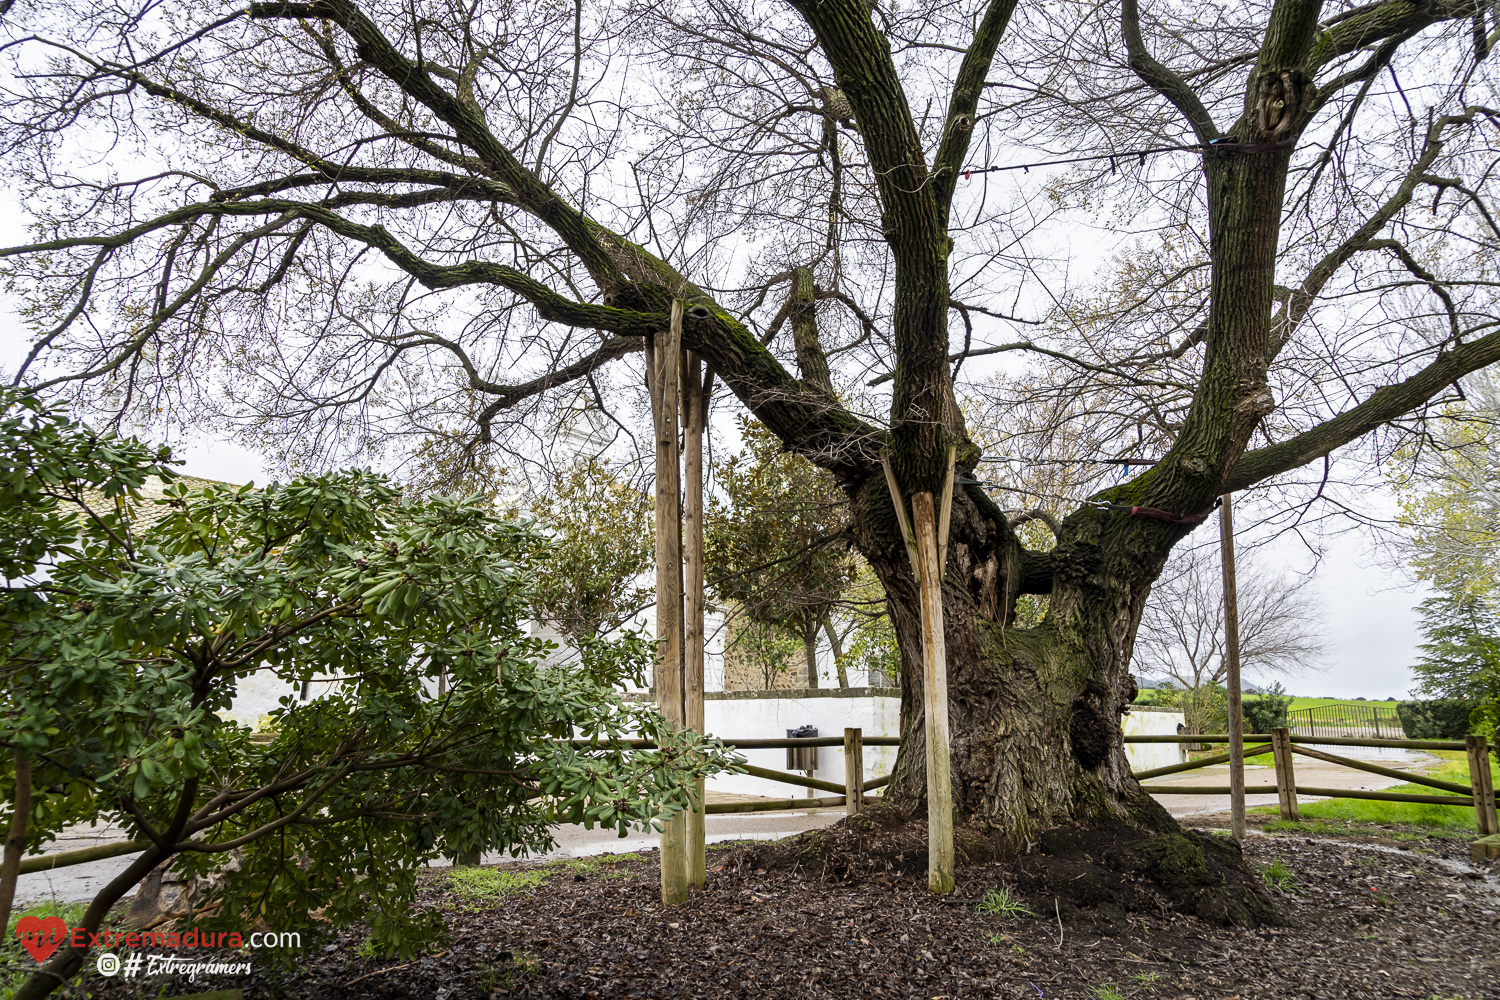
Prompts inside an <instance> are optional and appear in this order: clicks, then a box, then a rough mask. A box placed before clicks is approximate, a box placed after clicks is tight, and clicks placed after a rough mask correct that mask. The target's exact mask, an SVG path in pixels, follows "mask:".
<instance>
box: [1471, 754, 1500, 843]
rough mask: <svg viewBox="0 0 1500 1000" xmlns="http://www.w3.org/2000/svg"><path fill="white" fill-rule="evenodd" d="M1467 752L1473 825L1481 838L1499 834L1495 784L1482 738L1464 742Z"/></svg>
mask: <svg viewBox="0 0 1500 1000" xmlns="http://www.w3.org/2000/svg"><path fill="white" fill-rule="evenodd" d="M1464 743H1465V744H1467V749H1468V751H1469V785H1470V787H1471V788H1472V789H1473V795H1474V825H1475V826H1477V827H1478V828H1479V835H1480V836H1481V837H1491V836H1494V835H1495V834H1500V818H1497V817H1496V815H1495V782H1494V779H1493V778H1492V777H1491V776H1490V750H1489V746H1488V744H1487V741H1486V740H1485V738H1484V737H1483V736H1470V737H1468V738H1467V739H1465V740H1464Z"/></svg>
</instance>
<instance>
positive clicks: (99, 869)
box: [16, 752, 1442, 903]
mask: <svg viewBox="0 0 1500 1000" xmlns="http://www.w3.org/2000/svg"><path fill="white" fill-rule="evenodd" d="M1380 763H1381V764H1382V765H1384V766H1385V767H1390V768H1395V769H1398V770H1408V769H1414V770H1416V771H1417V772H1418V773H1421V772H1422V771H1425V770H1428V769H1430V768H1431V767H1432V766H1435V765H1437V764H1440V763H1442V762H1441V760H1439V759H1438V758H1436V757H1433V756H1432V755H1430V754H1424V753H1419V752H1413V753H1412V754H1411V755H1410V759H1408V760H1404V761H1400V760H1389V759H1384V760H1381V761H1380ZM1275 783H1276V773H1275V771H1274V770H1273V769H1272V768H1270V767H1259V766H1255V765H1251V766H1249V767H1247V768H1245V784H1246V785H1250V786H1252V787H1253V786H1255V785H1274V784H1275ZM1297 783H1298V784H1300V785H1310V786H1312V787H1315V788H1362V789H1380V788H1389V787H1390V786H1392V785H1398V784H1400V783H1401V782H1400V781H1399V780H1398V779H1396V778H1384V777H1381V776H1380V775H1376V774H1368V773H1366V772H1363V771H1356V770H1353V769H1352V768H1347V767H1339V766H1337V765H1334V764H1325V763H1323V762H1322V761H1315V760H1312V759H1310V758H1306V757H1298V758H1297ZM1172 785H1210V786H1219V787H1226V788H1227V787H1228V785H1229V765H1228V764H1218V765H1214V766H1210V767H1203V768H1198V769H1196V770H1193V771H1189V772H1187V773H1186V774H1183V775H1172V776H1170V777H1167V778H1155V779H1152V780H1150V781H1148V782H1146V788H1147V789H1148V790H1149V789H1156V788H1161V787H1170V786H1172ZM709 798H710V800H711V801H745V800H748V799H753V798H754V796H748V795H719V794H716V793H710V795H709ZM1155 798H1156V800H1157V801H1158V802H1160V803H1161V804H1162V805H1164V806H1166V807H1167V810H1168V811H1169V812H1170V813H1171V814H1172V815H1173V816H1177V817H1185V816H1195V815H1200V814H1204V813H1223V812H1228V811H1229V796H1228V795H1157V796H1155ZM1300 801H1303V802H1309V801H1314V800H1313V799H1312V798H1311V797H1309V796H1301V797H1300ZM1275 804H1276V796H1275V795H1274V794H1272V795H1250V796H1246V799H1245V805H1246V807H1254V806H1263V805H1275ZM843 818H844V812H843V810H842V809H822V810H817V811H812V810H803V811H800V812H776V813H739V814H729V815H718V816H710V817H708V829H707V840H708V842H709V843H716V842H718V841H721V840H749V839H756V840H775V839H779V838H782V837H791V836H795V835H796V834H798V833H802V832H803V831H806V830H815V829H818V828H819V827H824V826H832V825H833V824H834V823H837V822H838V821H839V820H841V819H843ZM553 837H554V839H555V840H556V841H557V847H556V849H554V850H553V851H551V852H549V853H547V854H545V855H542V856H541V857H543V858H576V857H583V856H585V855H590V854H606V853H609V854H620V853H625V852H629V851H639V850H644V849H646V848H650V847H655V846H656V845H657V837H656V836H655V835H654V834H631V835H630V836H627V837H623V838H622V837H619V836H618V835H616V834H615V832H614V831H612V830H585V829H584V828H583V827H581V826H573V825H569V826H560V827H558V828H557V829H556V830H555V831H554V833H553ZM121 839H124V835H123V834H122V833H121V832H120V831H119V830H117V829H110V828H78V829H75V830H71V831H69V832H68V833H67V834H65V835H64V836H63V837H62V838H61V839H59V840H58V841H56V842H54V843H53V844H52V845H50V846H49V849H50V850H68V849H70V848H76V847H87V846H89V845H91V844H95V843H107V842H109V841H114V840H121ZM507 860H512V859H511V858H509V857H507V856H506V855H503V854H492V855H486V856H485V858H484V862H485V863H486V864H495V863H499V862H503V861H507ZM129 863H130V858H129V857H128V856H127V857H121V858H109V859H107V860H105V861H95V862H92V863H90V864H86V865H74V866H72V867H70V868H61V869H58V870H56V871H51V872H37V873H35V874H32V875H22V876H21V877H20V880H19V881H18V883H17V885H16V901H17V902H18V903H19V902H36V901H38V900H42V899H55V900H58V901H59V902H84V901H87V900H89V899H92V898H93V896H94V893H96V892H97V891H98V890H99V889H100V888H101V887H102V886H103V885H104V884H105V883H106V882H107V881H108V880H109V879H110V878H111V877H113V876H114V875H116V874H118V873H119V872H120V871H122V870H124V868H125V866H126V865H127V864H129Z"/></svg>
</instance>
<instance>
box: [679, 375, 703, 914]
mask: <svg viewBox="0 0 1500 1000" xmlns="http://www.w3.org/2000/svg"><path fill="white" fill-rule="evenodd" d="M684 358H685V361H686V364H685V365H684V366H683V373H684V377H683V380H682V450H683V457H682V464H683V470H682V474H683V486H682V498H683V504H682V507H683V510H682V515H683V524H682V528H683V539H682V562H683V583H684V589H685V591H686V593H685V599H684V600H683V612H684V617H685V618H686V622H685V627H684V630H683V636H684V641H685V642H686V644H687V645H686V649H685V650H684V658H683V700H684V708H685V715H686V720H687V726H688V728H689V729H694V730H697V731H698V732H700V733H701V732H703V727H704V726H703V608H704V604H703V428H704V425H705V411H706V409H707V405H708V400H707V398H706V397H705V393H704V391H703V390H704V385H703V364H702V362H701V361H700V360H699V359H698V356H697V355H695V354H693V353H692V352H691V351H687V352H684ZM704 793H705V788H704V783H703V781H702V779H699V781H698V787H697V789H696V795H695V801H696V805H695V806H694V808H693V811H692V812H691V813H689V814H688V817H687V821H688V829H687V839H688V883H689V884H690V885H692V887H693V888H694V889H701V888H703V886H704V884H705V883H706V882H707V879H708V863H707V858H706V855H705V841H704V838H705V836H706V830H705V820H706V814H705V813H704V812H703V796H704Z"/></svg>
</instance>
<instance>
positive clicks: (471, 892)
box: [448, 868, 547, 903]
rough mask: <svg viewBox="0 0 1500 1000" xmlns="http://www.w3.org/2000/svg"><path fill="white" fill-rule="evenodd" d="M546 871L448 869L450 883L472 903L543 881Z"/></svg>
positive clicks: (496, 897)
mask: <svg viewBox="0 0 1500 1000" xmlns="http://www.w3.org/2000/svg"><path fill="white" fill-rule="evenodd" d="M546 881H547V873H546V872H540V871H515V870H513V869H509V868H455V869H453V870H452V871H450V872H449V873H448V887H449V888H450V889H451V890H452V891H453V894H454V895H455V896H457V897H459V898H460V899H464V900H467V901H469V902H471V903H477V902H481V901H483V900H487V899H499V898H501V897H504V896H513V895H515V894H516V893H520V892H525V891H527V890H528V889H535V888H536V887H537V886H539V885H544V884H545V883H546Z"/></svg>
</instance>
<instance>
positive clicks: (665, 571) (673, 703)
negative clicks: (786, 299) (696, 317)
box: [647, 299, 688, 906]
mask: <svg viewBox="0 0 1500 1000" xmlns="http://www.w3.org/2000/svg"><path fill="white" fill-rule="evenodd" d="M681 336H682V301H681V300H680V299H674V300H673V302H672V320H671V325H670V327H669V328H668V329H667V330H665V331H662V332H661V333H658V334H656V335H655V336H654V337H653V338H651V340H652V341H654V344H652V346H651V348H648V353H647V359H648V361H649V365H650V380H651V416H652V423H653V425H654V428H653V429H654V431H655V438H656V638H657V641H658V645H657V654H656V655H657V659H656V677H655V680H656V705H657V708H658V709H660V710H661V714H662V716H663V717H664V718H665V719H666V720H667V722H668V723H670V724H672V725H674V726H683V725H686V724H687V719H686V706H685V705H684V702H683V696H682V695H683V692H682V689H683V683H682V681H683V677H682V674H683V670H682V506H681V498H680V494H679V486H680V479H681V469H680V468H679V466H678V450H677V405H678V387H677V383H678V377H679V372H678V361H679V360H680V359H679V357H678V354H679V350H680V345H681ZM648 343H650V342H649V341H648ZM686 841H687V817H686V816H684V815H682V814H681V813H679V814H678V815H677V816H675V817H674V818H672V819H670V820H668V821H667V822H666V823H665V824H663V825H662V832H661V901H662V903H663V904H664V905H667V906H675V905H676V904H678V903H685V902H687V898H688V868H687V861H688V859H687V843H686Z"/></svg>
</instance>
